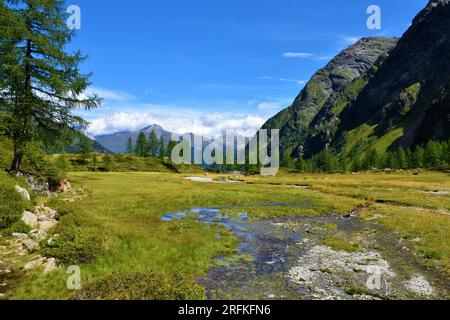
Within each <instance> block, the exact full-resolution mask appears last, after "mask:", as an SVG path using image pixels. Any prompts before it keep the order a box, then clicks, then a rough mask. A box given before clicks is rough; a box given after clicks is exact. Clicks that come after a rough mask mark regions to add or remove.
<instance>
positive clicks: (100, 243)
mask: <svg viewBox="0 0 450 320" xmlns="http://www.w3.org/2000/svg"><path fill="white" fill-rule="evenodd" d="M55 209H58V210H59V213H60V214H61V215H63V217H62V218H61V222H60V223H59V224H58V225H57V226H56V227H55V228H54V229H53V230H52V233H51V235H52V237H53V240H54V241H52V242H51V243H48V242H45V243H44V244H43V246H42V248H41V250H40V252H41V254H43V255H44V256H47V257H55V258H56V259H57V260H58V261H61V262H62V263H64V264H67V265H71V264H82V263H88V262H90V261H93V260H94V259H95V258H96V257H98V256H99V255H101V254H102V253H103V252H104V251H105V250H106V249H105V246H106V245H105V243H106V241H107V239H108V231H107V230H105V228H103V227H102V225H101V224H99V223H96V222H95V221H94V222H93V220H92V218H90V217H88V216H87V215H86V213H85V212H83V211H82V210H79V209H70V208H69V207H68V206H65V207H64V208H63V206H62V205H61V204H59V205H57V206H55ZM69 213H70V214H69ZM64 214H65V215H64Z"/></svg>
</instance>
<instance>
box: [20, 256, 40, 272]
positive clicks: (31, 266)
mask: <svg viewBox="0 0 450 320" xmlns="http://www.w3.org/2000/svg"><path fill="white" fill-rule="evenodd" d="M44 263H45V258H43V257H40V258H39V259H36V260H33V261H30V262H28V263H27V264H26V265H25V266H24V267H23V268H24V269H25V270H32V269H37V268H40V267H42V266H43V265H44Z"/></svg>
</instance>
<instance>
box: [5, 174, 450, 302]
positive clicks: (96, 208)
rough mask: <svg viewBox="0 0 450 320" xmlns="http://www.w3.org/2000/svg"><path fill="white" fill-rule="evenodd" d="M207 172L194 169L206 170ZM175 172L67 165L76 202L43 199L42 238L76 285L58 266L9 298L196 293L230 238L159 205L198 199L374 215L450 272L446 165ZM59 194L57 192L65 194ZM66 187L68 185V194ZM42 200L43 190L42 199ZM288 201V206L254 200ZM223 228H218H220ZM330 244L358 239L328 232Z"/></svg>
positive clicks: (273, 211) (179, 206) (268, 213)
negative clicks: (45, 225)
mask: <svg viewBox="0 0 450 320" xmlns="http://www.w3.org/2000/svg"><path fill="white" fill-rule="evenodd" d="M206 175H207V174H206V173H202V174H200V176H203V177H206ZM188 176H191V175H187V174H175V173H142V172H135V173H130V172H128V173H93V172H77V173H71V174H70V180H71V181H72V184H73V185H74V187H75V188H76V189H79V190H80V192H79V193H80V195H79V197H78V198H76V199H74V200H75V202H65V201H63V200H62V199H56V200H55V199H53V200H50V202H49V203H48V205H50V206H52V207H54V208H55V209H57V210H58V211H59V212H60V213H61V214H62V215H63V217H62V220H61V222H60V224H59V225H58V226H57V227H56V228H55V229H54V230H53V231H52V233H53V234H54V235H57V236H55V241H54V243H52V244H51V245H45V246H44V247H43V248H41V253H43V254H44V255H48V256H52V257H56V258H57V259H58V261H60V262H62V263H63V264H64V265H65V266H69V265H78V266H80V268H81V277H82V284H83V288H82V289H81V290H80V291H69V290H67V289H66V279H67V274H66V271H65V269H61V270H59V271H56V272H54V273H51V274H49V275H42V274H37V273H36V274H29V275H27V276H25V277H24V278H22V279H20V281H17V283H16V284H15V289H14V290H13V292H12V295H11V296H10V298H12V299H20V298H26V299H30V298H31V299H33V298H35V299H38V298H47V299H75V298H78V299H91V298H96V299H99V298H104V299H123V298H128V299H202V298H204V297H205V295H204V291H203V288H201V287H200V286H199V285H197V284H196V280H197V279H198V278H199V277H201V276H202V275H204V274H205V273H206V272H207V271H208V270H209V269H210V268H211V267H212V266H213V263H214V258H215V257H218V256H222V255H233V254H234V253H235V252H236V245H237V239H235V238H234V237H233V236H232V235H231V234H230V233H229V232H228V231H226V230H225V229H220V227H219V226H217V227H216V226H211V227H209V228H208V227H206V226H205V225H203V224H200V223H195V222H189V221H177V222H170V223H167V222H162V221H161V220H160V217H161V214H165V213H172V212H176V211H181V210H188V209H193V208H198V207H215V206H232V205H242V206H241V207H237V208H230V209H227V210H226V211H227V212H228V213H230V214H232V213H236V212H243V211H246V212H248V213H249V215H250V218H251V219H260V218H265V217H273V216H280V215H283V216H295V215H310V216H315V215H328V214H330V215H345V214H348V213H351V212H354V211H357V212H358V213H359V219H361V220H362V221H366V219H369V220H371V219H377V221H378V222H379V223H380V224H381V225H383V226H384V227H386V228H388V229H390V230H393V231H395V232H396V233H398V235H399V237H401V238H402V239H403V240H404V243H405V245H407V246H408V247H411V249H412V250H413V251H414V252H415V253H416V254H417V256H419V257H420V259H422V261H423V264H424V266H426V267H431V268H436V269H438V270H440V271H442V272H443V273H444V274H446V275H447V276H450V203H449V200H450V195H448V194H447V195H445V194H444V195H436V194H433V193H431V192H432V191H445V190H450V179H449V178H450V175H449V174H446V173H434V172H424V173H420V174H419V175H414V174H413V173H407V172H404V173H391V174H384V173H364V174H363V173H361V174H357V175H351V174H335V175H330V174H308V175H305V174H298V173H288V172H283V173H281V174H280V175H279V176H277V177H261V176H230V177H229V176H224V175H214V174H208V175H207V176H208V177H210V178H221V177H222V178H223V177H225V178H231V179H237V180H241V181H243V182H245V183H239V184H238V183H236V184H235V183H233V184H231V183H230V184H225V183H200V182H193V181H189V180H186V179H185V178H186V177H188ZM63 197H64V196H63ZM67 197H73V195H67ZM40 200H44V199H40ZM269 203H289V204H292V206H287V207H264V206H257V205H261V204H269ZM218 232H220V234H221V235H222V237H217V236H216V235H217V233H218ZM324 241H325V242H326V243H327V244H328V245H330V246H333V245H334V246H338V247H343V248H344V249H345V248H347V247H348V249H349V250H357V247H355V246H350V247H349V246H348V245H347V244H345V243H341V242H342V241H340V239H325V240H324Z"/></svg>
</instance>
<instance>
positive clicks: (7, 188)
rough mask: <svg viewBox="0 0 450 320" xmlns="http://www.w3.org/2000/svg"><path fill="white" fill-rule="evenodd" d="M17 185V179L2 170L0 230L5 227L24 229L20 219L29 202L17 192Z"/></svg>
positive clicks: (3, 229)
mask: <svg viewBox="0 0 450 320" xmlns="http://www.w3.org/2000/svg"><path fill="white" fill-rule="evenodd" d="M16 185H17V181H15V180H14V179H12V178H10V177H8V176H7V174H6V173H4V172H2V171H0V231H5V229H8V230H9V231H11V228H13V229H14V228H16V229H15V230H22V229H23V224H21V223H20V222H21V221H20V219H21V217H22V212H23V211H24V210H25V209H26V208H27V203H26V202H25V200H23V199H22V196H21V195H20V194H19V193H18V192H16V190H15V186H16ZM17 227H18V229H17Z"/></svg>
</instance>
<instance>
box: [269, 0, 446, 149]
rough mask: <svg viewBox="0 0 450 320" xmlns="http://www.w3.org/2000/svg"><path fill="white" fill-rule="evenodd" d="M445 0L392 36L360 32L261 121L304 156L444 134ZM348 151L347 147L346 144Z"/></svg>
mask: <svg viewBox="0 0 450 320" xmlns="http://www.w3.org/2000/svg"><path fill="white" fill-rule="evenodd" d="M449 3H450V0H432V1H430V2H429V4H428V5H427V7H426V8H425V9H424V10H422V11H421V12H420V13H419V14H418V15H417V17H416V18H415V19H414V21H413V23H412V25H411V27H410V28H409V29H408V30H407V32H406V33H405V34H404V35H403V37H402V38H401V39H399V40H397V39H392V38H365V39H361V40H360V41H358V42H357V43H356V44H355V45H353V46H351V47H350V48H348V49H346V50H344V51H343V52H342V53H340V54H339V55H338V56H337V57H336V58H334V59H333V60H332V61H331V62H330V63H329V64H328V65H327V66H326V67H325V68H323V69H321V70H319V71H318V72H317V73H316V74H315V75H314V76H313V77H312V79H311V80H310V82H309V83H308V84H307V85H306V87H305V88H304V89H303V90H302V92H301V93H300V95H299V96H298V97H297V99H296V100H295V101H294V103H293V104H292V106H290V107H289V108H288V109H286V110H283V111H282V112H281V113H279V114H278V115H276V116H275V117H274V118H272V119H270V120H269V121H268V122H267V123H266V124H265V125H264V127H263V128H265V129H280V130H281V136H280V141H281V148H282V150H283V151H287V152H290V153H291V154H292V155H293V156H298V155H300V154H301V155H303V156H305V157H310V156H312V155H313V154H317V153H319V152H320V151H322V150H324V149H326V148H331V149H332V150H334V151H336V152H342V151H346V152H348V151H350V150H352V149H355V148H356V147H358V148H359V149H360V152H365V151H366V150H368V149H369V148H376V149H377V150H378V151H379V152H385V151H386V150H388V149H389V148H397V147H399V146H402V147H411V146H415V145H418V144H422V143H424V142H427V141H428V140H430V139H435V140H446V139H448V138H449V137H450V4H449ZM353 151H354V150H353Z"/></svg>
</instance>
